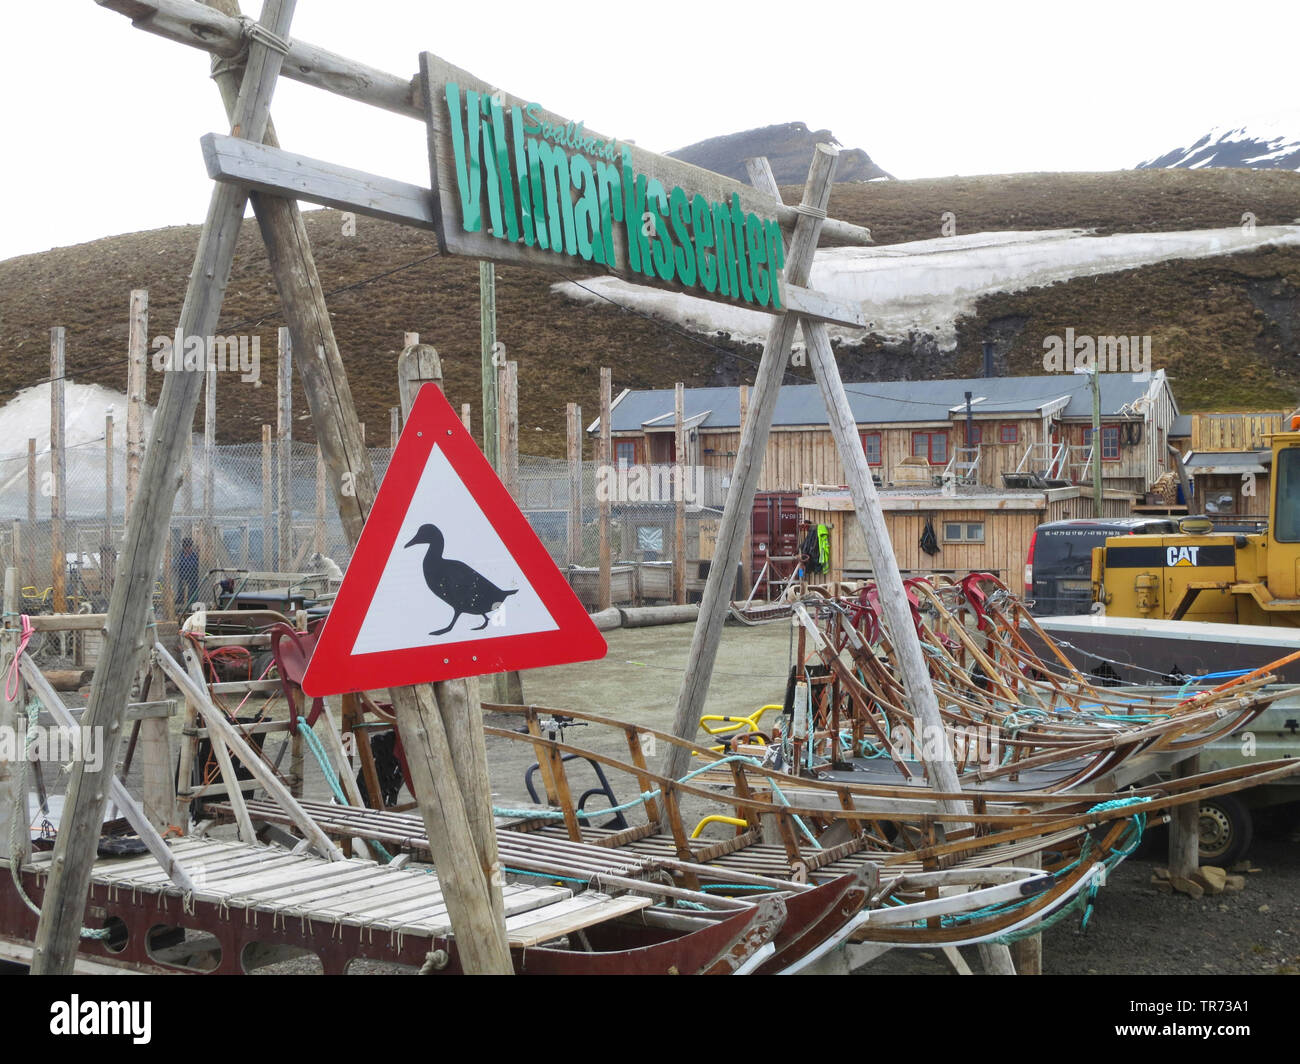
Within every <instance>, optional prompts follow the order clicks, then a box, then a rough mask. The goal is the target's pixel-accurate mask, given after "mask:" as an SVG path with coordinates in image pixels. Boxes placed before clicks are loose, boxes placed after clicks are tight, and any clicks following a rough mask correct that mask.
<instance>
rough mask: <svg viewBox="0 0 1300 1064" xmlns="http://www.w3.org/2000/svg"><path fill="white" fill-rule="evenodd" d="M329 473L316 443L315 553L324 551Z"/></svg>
mask: <svg viewBox="0 0 1300 1064" xmlns="http://www.w3.org/2000/svg"><path fill="white" fill-rule="evenodd" d="M328 476H329V474H328V472H327V470H326V469H325V456H324V455H323V454H321V449H320V444H317V445H316V543H315V548H316V553H317V554H324V553H325V495H326V491H325V481H326V479H327V478H328Z"/></svg>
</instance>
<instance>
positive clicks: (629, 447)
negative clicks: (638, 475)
mask: <svg viewBox="0 0 1300 1064" xmlns="http://www.w3.org/2000/svg"><path fill="white" fill-rule="evenodd" d="M625 456H626V462H625V461H624V457H625ZM634 465H636V440H615V441H614V468H615V469H626V468H630V467H631V466H634Z"/></svg>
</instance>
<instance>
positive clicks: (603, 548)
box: [596, 366, 695, 735]
mask: <svg viewBox="0 0 1300 1064" xmlns="http://www.w3.org/2000/svg"><path fill="white" fill-rule="evenodd" d="M612 390H613V373H612V371H611V370H610V368H609V367H608V366H601V367H600V457H599V459H598V461H597V463H596V464H597V469H596V496H597V498H598V500H599V502H600V561H599V565H600V574H599V577H598V580H597V585H596V609H597V610H607V609H609V605H610V589H609V582H610V556H609V516H610V498H609V496H610V492H611V491H612V490H613V487H612V482H613V481H614V479H615V477H614V472H615V471H614V468H613V465H614V464H613V461H612V460H611V457H610V456H611V453H612V451H613V443H612V438H611V436H610V417H611V413H610V409H611V397H610V393H611V391H612ZM602 488H603V490H602ZM691 734H692V735H694V734H695V732H694V730H693V729H692V731H691Z"/></svg>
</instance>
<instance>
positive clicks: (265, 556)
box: [262, 425, 275, 572]
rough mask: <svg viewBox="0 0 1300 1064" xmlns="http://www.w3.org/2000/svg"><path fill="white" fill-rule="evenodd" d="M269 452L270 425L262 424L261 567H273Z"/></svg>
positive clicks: (272, 474)
mask: <svg viewBox="0 0 1300 1064" xmlns="http://www.w3.org/2000/svg"><path fill="white" fill-rule="evenodd" d="M273 469H274V462H273V461H272V453H271V426H270V425H263V426H262V568H263V569H266V570H267V571H268V572H269V571H273V570H274V569H275V547H274V544H275V524H274V522H273V521H272V518H271V514H272V511H273V509H274V506H275V504H274V499H273V498H272V492H273V490H274V487H273V485H274V481H275V474H274V472H273V471H272V470H273Z"/></svg>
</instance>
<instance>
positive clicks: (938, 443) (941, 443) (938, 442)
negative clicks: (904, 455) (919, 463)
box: [912, 432, 948, 465]
mask: <svg viewBox="0 0 1300 1064" xmlns="http://www.w3.org/2000/svg"><path fill="white" fill-rule="evenodd" d="M912 457H913V458H925V459H928V460H929V462H930V464H931V465H947V463H948V433H946V432H914V433H912Z"/></svg>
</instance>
